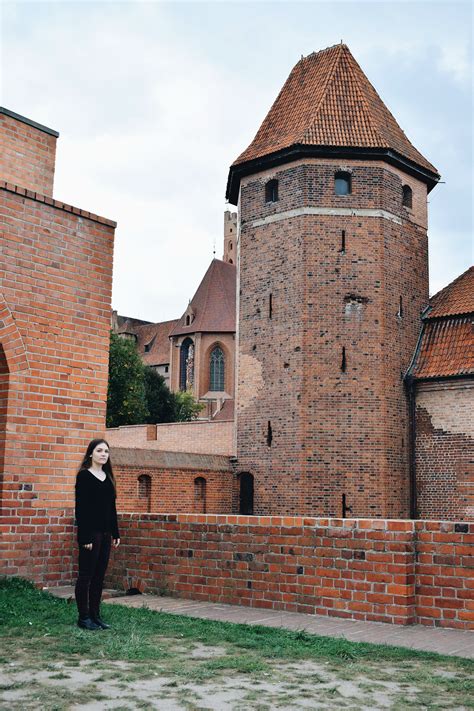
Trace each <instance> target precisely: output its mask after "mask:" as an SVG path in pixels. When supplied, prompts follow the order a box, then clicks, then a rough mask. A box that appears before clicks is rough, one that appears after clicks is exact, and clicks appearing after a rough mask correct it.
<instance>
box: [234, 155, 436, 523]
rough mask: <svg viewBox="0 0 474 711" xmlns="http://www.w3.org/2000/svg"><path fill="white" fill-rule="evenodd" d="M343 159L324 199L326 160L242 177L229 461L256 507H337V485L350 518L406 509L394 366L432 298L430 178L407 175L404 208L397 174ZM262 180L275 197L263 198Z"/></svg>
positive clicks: (323, 511) (328, 179) (404, 449)
mask: <svg viewBox="0 0 474 711" xmlns="http://www.w3.org/2000/svg"><path fill="white" fill-rule="evenodd" d="M346 163H347V165H346V164H345V167H346V168H348V169H350V170H351V171H352V194H351V195H349V196H342V197H338V196H335V195H334V174H335V172H336V171H337V170H340V169H341V167H342V166H341V165H340V164H339V163H334V162H332V163H331V162H318V161H316V160H314V161H312V162H311V161H308V163H305V162H298V163H294V164H290V165H287V166H285V167H283V168H281V169H275V170H273V171H267V172H266V173H263V174H260V175H257V176H251V177H248V178H245V179H243V181H242V187H241V198H240V219H241V229H240V283H239V294H240V297H239V299H240V311H239V334H238V340H239V356H238V395H237V458H238V468H239V471H248V472H250V473H252V474H254V476H255V505H256V512H257V513H260V514H272V513H274V514H308V515H314V514H315V513H317V514H319V515H331V516H338V515H341V508H342V495H343V494H346V497H347V504H348V505H349V506H351V508H352V515H353V516H358V517H359V516H370V517H374V516H376V517H377V516H380V517H404V516H407V515H408V513H409V506H408V504H409V502H408V490H409V486H408V408H407V401H406V395H405V392H404V388H403V382H402V377H401V374H402V372H404V371H405V370H406V368H407V367H408V365H409V363H410V359H411V357H412V355H413V351H414V348H415V345H416V342H417V337H418V333H419V328H420V309H421V307H422V306H424V305H425V304H426V302H427V299H428V271H427V236H426V230H425V228H424V226H423V224H422V221H423V217H424V214H425V213H423V211H422V209H421V207H420V205H421V202H422V197H423V195H424V200H425V202H426V187H425V186H423V185H422V184H421V183H418V182H417V181H414V182H416V185H414V188H415V189H416V190H415V192H416V194H417V195H418V193H419V196H418V197H417V199H416V201H415V207H416V209H415V210H414V211H407V210H406V209H405V208H403V206H402V180H401V177H400V175H399V174H398V173H397V172H396V171H392V170H391V168H389V167H388V166H384V165H383V164H379V163H374V164H370V163H365V162H364V163H356V162H352V163H351V162H350V161H349V162H346ZM270 177H276V178H277V179H278V180H279V198H280V199H279V201H278V202H276V203H271V204H265V201H264V194H265V190H264V186H265V183H266V182H267V181H268V180H269V179H270ZM313 208H314V209H325V210H327V211H331V210H337V209H343V210H344V209H345V210H346V211H347V213H348V214H332V213H329V214H309V213H308V210H311V209H313ZM305 210H306V212H305ZM351 210H359V211H364V210H378V211H381V210H384V211H385V213H386V216H385V217H383V216H381V215H380V216H379V213H377V215H375V216H368V215H366V214H364V212H361V213H359V214H355V215H353V214H351V213H350V211H351ZM292 211H293V212H292ZM282 213H283V214H285V213H286V215H287V216H286V217H284V219H279V216H281V214H282ZM416 220H420V223H418V222H416ZM343 230H344V231H345V251H344V252H342V251H341V248H342V231H343ZM270 294H272V317H271V318H270V317H269V295H270ZM400 296H401V297H402V302H403V303H402V306H403V314H402V316H400V315H398V312H399V304H400ZM343 348H344V349H345V372H343V370H342V368H341V365H342V359H343V356H342V350H343ZM268 422H270V425H271V431H272V441H271V446H268V444H267V432H268Z"/></svg>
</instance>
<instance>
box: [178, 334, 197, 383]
mask: <svg viewBox="0 0 474 711" xmlns="http://www.w3.org/2000/svg"><path fill="white" fill-rule="evenodd" d="M193 384H194V343H193V342H192V340H191V338H185V339H184V341H183V342H182V344H181V349H180V353H179V389H180V390H190V389H191V388H192V386H193Z"/></svg>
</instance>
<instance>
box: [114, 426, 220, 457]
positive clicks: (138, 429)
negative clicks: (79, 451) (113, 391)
mask: <svg viewBox="0 0 474 711" xmlns="http://www.w3.org/2000/svg"><path fill="white" fill-rule="evenodd" d="M107 441H108V443H109V444H110V446H111V447H131V448H134V449H155V450H163V451H166V452H191V453H197V454H221V455H228V456H230V455H231V454H232V453H233V421H227V422H226V421H218V422H205V421H199V420H195V421H193V422H173V423H170V424H161V425H130V426H127V427H116V428H113V429H108V430H107Z"/></svg>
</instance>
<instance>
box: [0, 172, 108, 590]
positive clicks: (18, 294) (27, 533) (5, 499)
mask: <svg viewBox="0 0 474 711" xmlns="http://www.w3.org/2000/svg"><path fill="white" fill-rule="evenodd" d="M0 218H1V220H2V227H3V235H2V264H1V267H0V282H1V284H2V290H1V294H0V345H1V347H2V349H3V353H4V358H2V366H1V368H0V370H1V376H0V379H1V383H2V388H3V397H2V401H3V402H2V407H3V410H2V411H3V415H2V416H1V417H0V449H1V444H2V441H3V442H4V447H3V452H4V472H3V482H2V488H1V499H0V511H1V515H2V519H1V526H2V533H3V537H2V543H1V550H0V560H1V563H0V572H1V573H2V574H23V575H27V576H28V577H31V578H33V579H36V580H40V581H41V582H48V581H54V582H58V580H59V578H58V575H59V573H58V570H57V567H58V566H59V563H58V564H56V563H57V561H59V560H61V561H62V563H61V566H62V570H63V573H62V575H63V576H64V577H63V578H62V579H63V581H67V580H69V579H70V574H71V572H70V565H69V557H70V553H71V546H72V543H73V541H72V535H71V534H72V526H71V521H70V520H69V521H68V520H67V519H66V520H63V517H64V511H65V509H66V508H67V509H68V510H69V507H71V506H72V504H73V498H74V480H75V475H76V472H77V468H78V466H79V464H80V461H81V458H82V456H83V453H84V451H85V448H86V446H87V443H88V441H89V440H90V439H92V438H93V437H94V436H97V435H101V434H103V432H104V429H105V427H104V426H105V402H106V393H107V374H108V344H109V327H110V309H111V303H110V302H111V286H112V254H113V236H114V227H115V223H113V222H111V221H110V220H106V219H105V218H101V217H98V216H97V215H93V214H90V213H88V212H85V211H83V210H80V209H78V208H75V207H72V206H69V205H64V204H63V203H61V202H58V201H54V200H53V199H52V198H48V197H45V196H42V195H39V194H36V193H33V192H30V191H29V190H26V189H24V188H21V187H16V186H14V185H11V184H10V183H1V184H0ZM6 383H7V384H8V391H7V398H5V389H4V386H5V384H6ZM5 399H7V411H6V416H5V409H4V405H5ZM69 515H70V514H69ZM53 561H54V564H53Z"/></svg>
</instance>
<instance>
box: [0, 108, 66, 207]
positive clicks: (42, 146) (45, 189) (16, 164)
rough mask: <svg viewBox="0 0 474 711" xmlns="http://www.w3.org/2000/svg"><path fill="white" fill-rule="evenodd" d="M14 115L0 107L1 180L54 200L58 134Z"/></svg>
mask: <svg viewBox="0 0 474 711" xmlns="http://www.w3.org/2000/svg"><path fill="white" fill-rule="evenodd" d="M14 116H15V115H10V112H7V111H6V110H5V109H2V108H0V156H1V157H0V166H1V171H0V174H1V178H2V180H6V181H7V182H9V183H13V184H14V185H20V186H22V187H23V188H27V189H28V190H31V191H33V192H38V193H41V194H42V195H47V196H48V197H51V196H52V195H53V183H54V168H55V161H56V141H57V138H58V133H57V132H56V131H52V130H51V129H47V128H46V127H43V129H44V130H40V129H38V128H36V127H35V126H33V125H31V123H28V122H27V120H26V121H25V120H24V119H23V117H21V118H20V117H19V118H20V120H18V118H15V117H14Z"/></svg>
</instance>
